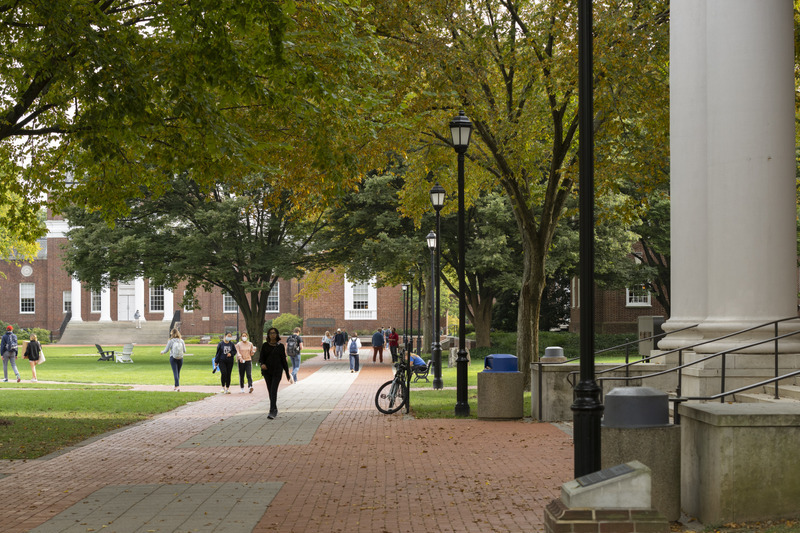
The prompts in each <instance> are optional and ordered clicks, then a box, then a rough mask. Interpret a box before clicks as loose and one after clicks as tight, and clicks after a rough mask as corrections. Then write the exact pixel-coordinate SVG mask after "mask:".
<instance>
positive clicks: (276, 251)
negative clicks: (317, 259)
mask: <svg viewBox="0 0 800 533" xmlns="http://www.w3.org/2000/svg"><path fill="white" fill-rule="evenodd" d="M249 183H250V187H249V189H248V190H244V189H243V188H239V189H240V190H238V191H237V193H236V194H234V193H232V192H231V189H230V188H229V187H227V186H224V185H220V186H218V187H216V188H215V189H213V190H212V191H210V192H206V191H205V190H204V188H203V187H200V186H199V185H198V184H197V183H196V182H195V181H193V180H191V179H189V178H187V177H178V178H175V179H173V180H171V183H170V185H171V189H170V190H169V191H168V192H167V193H164V194H161V195H153V194H152V193H150V192H149V191H144V192H143V196H142V197H141V198H139V199H135V200H130V201H129V206H130V213H129V215H127V216H125V217H120V218H118V219H117V220H116V221H115V224H114V225H113V227H109V225H108V223H107V222H106V221H105V220H104V217H102V216H100V214H98V213H96V212H86V211H84V210H81V209H78V208H73V209H71V210H70V211H69V219H70V224H71V226H72V229H70V231H69V238H70V244H69V248H68V249H67V252H66V255H65V265H66V267H67V269H68V270H69V271H70V272H73V273H75V274H76V275H77V276H78V278H79V279H80V280H81V281H83V282H85V283H87V285H88V286H90V287H91V288H93V289H99V288H101V287H105V286H108V285H109V284H110V283H111V282H113V281H118V280H130V279H132V278H134V277H136V276H144V277H147V278H150V279H151V280H152V282H153V283H155V284H163V285H165V286H168V287H173V288H174V287H176V286H177V284H178V283H180V282H182V281H185V282H186V283H187V291H188V294H187V296H186V298H185V300H184V303H187V302H188V301H189V299H191V298H192V295H193V294H194V291H195V290H196V289H198V288H200V287H202V288H205V289H211V288H212V287H218V288H219V289H221V290H222V291H224V292H225V293H227V294H229V295H231V296H232V297H233V299H234V300H235V301H236V303H237V304H238V305H239V308H240V310H241V313H242V315H243V317H244V321H245V324H246V326H247V331H248V333H249V334H250V338H251V339H252V341H253V343H254V344H255V345H256V346H257V347H259V348H260V347H261V342H262V339H263V332H264V331H263V328H264V323H265V313H266V311H267V298H268V296H269V293H270V290H271V289H272V287H273V286H274V285H275V283H276V282H277V280H278V279H279V278H283V279H292V278H294V277H297V276H299V275H300V273H301V269H302V268H303V266H304V265H305V263H306V262H307V261H308V253H307V251H308V246H309V243H310V241H311V240H312V238H313V237H314V235H315V233H316V232H317V231H318V230H319V228H320V222H319V220H320V216H319V215H320V214H321V211H319V210H317V211H315V210H313V209H306V208H305V207H307V206H302V205H301V203H302V202H303V201H304V200H306V199H305V198H302V197H300V196H298V195H296V194H295V193H293V192H292V191H288V190H285V189H281V188H280V186H277V185H275V184H274V183H271V182H270V181H269V180H267V179H265V177H264V176H258V175H255V176H251V177H250V182H249ZM301 208H302V209H301Z"/></svg>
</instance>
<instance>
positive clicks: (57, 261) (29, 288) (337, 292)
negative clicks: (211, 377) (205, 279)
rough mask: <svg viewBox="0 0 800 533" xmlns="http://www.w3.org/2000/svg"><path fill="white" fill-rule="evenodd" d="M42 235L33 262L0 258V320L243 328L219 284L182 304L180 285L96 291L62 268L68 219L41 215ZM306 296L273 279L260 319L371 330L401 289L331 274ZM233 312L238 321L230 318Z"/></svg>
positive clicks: (143, 282)
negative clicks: (138, 319)
mask: <svg viewBox="0 0 800 533" xmlns="http://www.w3.org/2000/svg"><path fill="white" fill-rule="evenodd" d="M47 225H48V235H47V237H46V238H44V239H42V240H41V241H40V245H41V250H40V252H39V254H38V256H37V258H36V259H35V260H33V261H28V262H22V263H19V264H16V263H14V262H0V273H2V274H5V276H6V279H5V280H2V279H0V320H3V321H4V322H8V323H13V324H17V325H19V326H20V327H25V328H30V327H39V328H44V329H48V330H50V331H52V332H53V334H54V336H55V337H58V336H59V332H61V331H63V329H64V328H65V327H66V325H67V319H69V320H71V321H72V322H76V323H77V322H108V323H113V322H131V321H133V319H134V314H135V312H136V311H137V310H138V311H139V312H140V314H141V315H142V318H143V320H144V321H146V322H158V321H161V322H165V323H166V324H165V328H166V327H168V326H169V324H170V323H171V322H172V320H173V319H174V318H178V317H179V318H178V319H179V321H180V322H181V332H182V333H183V334H184V335H205V334H218V333H222V332H223V331H225V330H226V328H227V329H236V327H237V325H238V326H239V327H240V328H242V329H243V328H244V320H243V319H242V317H241V315H240V314H239V311H238V307H237V305H236V303H235V302H234V301H233V298H231V297H229V296H227V295H225V294H223V293H222V292H221V291H220V290H219V289H215V290H212V291H210V292H208V291H205V290H202V289H200V290H199V291H198V292H197V294H196V300H195V301H196V304H197V305H191V306H188V307H182V306H181V302H182V300H183V296H184V289H185V286H184V285H179V286H178V287H177V288H176V289H175V290H174V291H172V290H169V289H167V288H165V287H161V286H156V285H154V284H151V283H150V281H149V280H147V279H143V278H137V279H135V280H132V281H129V282H120V283H114V284H112V285H111V287H109V288H108V289H104V290H102V291H100V292H93V291H89V290H87V289H86V288H84V287H82V286H81V284H80V283H79V282H78V281H76V280H74V279H71V278H70V276H69V275H68V274H67V272H66V271H65V270H64V267H63V261H62V256H63V248H64V246H65V245H66V244H67V242H68V241H67V238H66V236H65V232H66V231H67V229H68V227H67V223H66V222H65V221H63V220H48V221H47ZM326 278H327V279H326V280H325V283H323V284H321V285H320V286H321V287H322V288H320V289H318V290H317V291H316V294H315V295H314V296H312V297H307V296H301V295H300V293H301V290H302V288H303V284H302V281H298V280H279V282H278V283H277V284H276V285H275V287H274V288H273V291H272V293H271V294H270V300H269V302H268V310H267V315H266V318H267V320H270V319H273V318H276V317H277V316H279V315H281V314H283V313H292V314H295V315H299V316H300V317H301V318H303V319H304V328H303V329H304V333H306V334H311V335H313V334H321V333H324V332H325V330H335V329H336V328H337V327H342V328H347V329H348V330H349V331H354V330H357V331H358V332H359V333H362V332H363V333H366V332H372V331H375V329H377V328H378V327H379V326H387V325H389V326H396V327H399V326H401V325H402V320H403V304H402V299H403V297H402V289H401V288H400V287H381V288H376V287H375V286H374V285H373V284H372V283H353V282H350V281H349V280H347V279H344V278H342V277H341V276H337V275H335V274H333V273H330V274H328V275H327V277H326ZM237 318H238V321H237Z"/></svg>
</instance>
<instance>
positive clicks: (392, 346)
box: [389, 328, 400, 363]
mask: <svg viewBox="0 0 800 533" xmlns="http://www.w3.org/2000/svg"><path fill="white" fill-rule="evenodd" d="M398 346H400V335H398V334H397V329H395V328H392V331H391V332H390V333H389V351H391V352H392V363H396V362H397V348H398Z"/></svg>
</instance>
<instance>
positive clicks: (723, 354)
mask: <svg viewBox="0 0 800 533" xmlns="http://www.w3.org/2000/svg"><path fill="white" fill-rule="evenodd" d="M798 319H800V316H793V317H787V318H781V319H778V320H773V321H770V322H766V323H764V324H760V325H757V326H752V327H749V328H745V329H743V330H740V331H736V332H734V333H729V334H727V335H723V336H721V337H717V338H714V339H709V340H704V341H701V342H698V343H695V344H691V345H688V346H684V347H681V348H675V349H673V350H668V351H666V352H662V353H659V354H656V355H651V356H649V357H645V358H642V359H640V360H637V361H633V362H626V364H624V365H618V366H615V367H612V368H608V369H605V370H601V371H598V372H597V374H605V373H607V372H612V371H614V370H620V369H622V368H625V374H626V375H625V376H613V377H602V376H601V377H598V378H597V380H598V381H604V380H615V381H628V380H631V379H637V380H642V379H646V378H650V377H655V376H661V375H664V374H668V373H670V372H677V374H678V385H677V389H676V397H678V398H682V396H681V389H682V381H683V372H682V370H683V369H684V368H687V367H690V366H693V365H696V364H698V363H702V362H704V361H708V360H710V359H713V358H715V357H721V358H722V372H721V376H720V379H721V383H720V385H721V392H720V393H719V394H716V395H714V396H708V397H692V398H686V399H684V400H681V401H687V400H716V399H718V398H720V399H721V401H724V398H725V396H729V395H731V394H734V393H736V392H741V390H739V389H737V390H735V391H728V392H726V391H725V378H726V376H725V366H726V364H725V363H726V355H727V354H729V353H735V352H738V351H741V350H744V349H747V348H752V347H754V346H759V345H762V344H766V343H769V342H774V343H775V377H774V378H771V379H769V380H766V381H764V382H760V383H756V384H753V385H748V386H747V387H745V388H744V389H743V390H747V389H750V388H757V387H758V386H763V385H766V384H769V383H773V382H774V383H775V396H774V398H775V399H779V398H780V396H779V393H778V382H779V381H781V380H783V379H786V378H789V377H793V376H795V375H798V374H800V371H797V372H792V373H789V374H785V375H783V376H778V372H779V364H778V359H779V355H780V354H779V352H778V341H779V340H780V339H783V338H786V337H792V336H795V335H798V334H800V330H797V331H793V332H791V333H784V334H783V335H778V325H779V324H780V323H782V322H788V321H790V320H798ZM696 326H697V324H695V325H692V326H688V327H686V328H682V329H680V330H675V331H673V332H671V333H676V332H678V331H683V330H685V329H690V328H693V327H696ZM769 326H774V331H775V335H774V336H773V337H771V338H769V339H764V340H760V341H757V342H753V343H750V344H747V345H743V346H737V347H736V348H733V349H730V350H722V351H719V352H716V353H713V354H710V355H708V356H705V357H702V358H700V359H696V360H694V361H692V362H691V363H686V364H684V363H683V352H684V350H690V349H693V348H696V347H698V346H702V345H705V344H710V343H712V342H718V341H720V340H724V339H727V338H730V337H734V336H737V335H741V334H743V333H747V332H750V331H754V330H757V329H762V328H765V327H769ZM653 337H656V336H653ZM651 338H652V337H651ZM649 339H650V338H648V339H641V340H640V341H634V342H643V341H646V340H649ZM620 346H623V345H620ZM672 353H677V354H678V365H677V366H675V367H673V368H670V369H667V370H662V371H660V372H653V373H651V374H645V375H641V376H636V377H631V376H630V367H631V366H633V365H635V364H637V363H642V362H648V361H650V360H651V359H655V358H657V357H664V356H666V355H669V354H672ZM576 359H577V358H576ZM574 360H575V359H571V360H570V361H574ZM566 362H567V361H563V362H561V363H542V362H540V361H537V362H536V363H534V364H539V379H538V382H539V383H538V384H539V419H541V417H542V371H541V366H542V365H546V364H549V365H555V364H564V363H566ZM576 374H577V371H573V372H570V373H569V374H568V375H567V381H568V382H569V383H570V385H572V386H573V387H574V386H575V384H574V383H573V375H576ZM674 419H675V423H676V424H679V423H680V415H679V414H678V412H677V410H675V414H674Z"/></svg>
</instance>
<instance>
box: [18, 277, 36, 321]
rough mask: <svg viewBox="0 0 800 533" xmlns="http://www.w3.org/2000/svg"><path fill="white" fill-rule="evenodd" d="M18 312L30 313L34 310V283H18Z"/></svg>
mask: <svg viewBox="0 0 800 533" xmlns="http://www.w3.org/2000/svg"><path fill="white" fill-rule="evenodd" d="M19 312H20V313H22V314H26V315H29V314H32V313H35V312H36V284H35V283H20V284H19Z"/></svg>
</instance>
